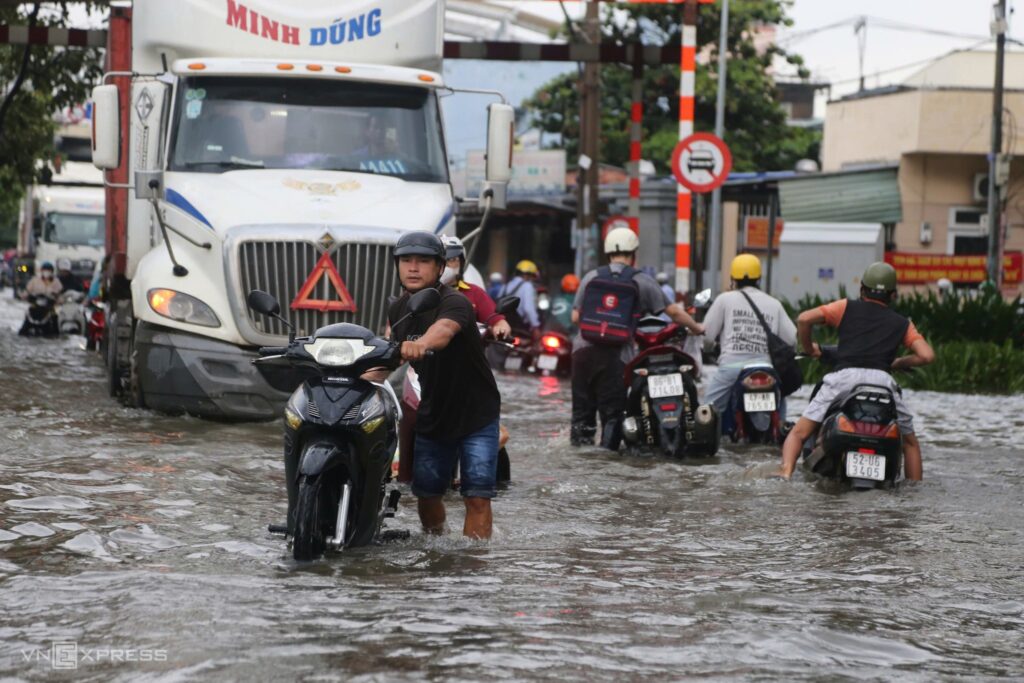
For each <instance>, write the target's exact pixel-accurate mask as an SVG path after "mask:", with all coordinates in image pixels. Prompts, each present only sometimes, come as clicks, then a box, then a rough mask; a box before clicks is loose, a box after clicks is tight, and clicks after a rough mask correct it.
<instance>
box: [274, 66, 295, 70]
mask: <svg viewBox="0 0 1024 683" xmlns="http://www.w3.org/2000/svg"><path fill="white" fill-rule="evenodd" d="M294 68H295V65H294V64H278V65H277V70H278V71H291V70H292V69H294Z"/></svg>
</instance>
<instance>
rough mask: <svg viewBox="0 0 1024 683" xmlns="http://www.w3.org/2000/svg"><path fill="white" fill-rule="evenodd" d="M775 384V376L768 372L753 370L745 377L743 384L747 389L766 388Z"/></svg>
mask: <svg viewBox="0 0 1024 683" xmlns="http://www.w3.org/2000/svg"><path fill="white" fill-rule="evenodd" d="M774 384H775V378H774V377H772V376H771V375H769V374H768V373H767V372H752V373H750V374H749V375H747V376H746V377H744V378H743V386H745V387H746V388H747V389H764V388H765V387H770V386H774Z"/></svg>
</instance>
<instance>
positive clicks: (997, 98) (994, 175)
mask: <svg viewBox="0 0 1024 683" xmlns="http://www.w3.org/2000/svg"><path fill="white" fill-rule="evenodd" d="M993 9H994V10H995V16H993V17H992V32H993V33H994V34H995V35H996V83H995V87H994V88H993V90H992V147H991V149H990V151H989V157H988V279H989V282H991V283H993V284H994V285H995V286H996V289H999V288H1000V286H1001V284H1002V279H1003V258H1002V252H1003V249H1002V236H1003V235H1002V232H1003V231H1002V221H1001V220H1000V217H999V209H1000V206H999V204H1000V197H999V194H1000V191H1001V188H1002V186H1003V184H1004V183H1005V182H1006V181H1007V180H1008V178H1001V177H1000V174H1001V173H1003V172H1004V169H1005V170H1008V168H1006V166H1004V164H1003V163H1001V162H1002V152H1003V53H1004V52H1005V50H1006V28H1007V26H1006V0H998V2H996V4H995V6H994V8H993Z"/></svg>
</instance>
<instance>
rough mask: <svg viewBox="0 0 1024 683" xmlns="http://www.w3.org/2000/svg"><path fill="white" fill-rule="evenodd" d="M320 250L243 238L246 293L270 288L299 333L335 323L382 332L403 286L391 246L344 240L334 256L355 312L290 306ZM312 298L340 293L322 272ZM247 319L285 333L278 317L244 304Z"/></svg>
mask: <svg viewBox="0 0 1024 683" xmlns="http://www.w3.org/2000/svg"><path fill="white" fill-rule="evenodd" d="M320 255H321V252H320V251H318V250H317V248H316V247H315V246H314V245H313V244H311V243H309V242H283V241H282V242H261V241H249V242H242V243H241V245H240V246H239V268H240V275H241V283H242V296H243V300H244V297H245V296H246V295H247V294H248V293H249V291H250V290H253V289H262V290H263V291H265V292H269V293H270V294H272V295H274V297H275V298H276V299H277V300H278V301H279V302H281V314H282V315H283V316H284V317H286V318H289V319H290V320H291V321H292V324H293V325H295V330H296V333H297V334H299V335H307V334H312V333H313V332H315V331H316V330H317V329H318V328H320V327H323V326H324V325H330V324H332V323H340V322H349V323H355V324H357V325H362V326H364V327H366V328H369V329H370V330H372V331H374V332H377V333H381V332H383V330H384V327H385V324H386V322H387V319H386V318H387V306H388V297H390V296H393V295H396V294H398V291H399V284H398V278H397V277H396V275H395V265H394V261H393V260H392V257H391V245H388V244H356V243H344V244H341V245H339V246H338V247H337V249H335V251H334V253H333V254H332V259H333V261H334V265H335V266H336V267H337V269H338V273H339V274H340V275H341V279H342V282H344V283H345V286H346V287H347V288H348V291H349V294H351V296H352V298H353V300H354V301H355V304H356V310H355V312H346V311H318V310H313V309H302V308H300V309H296V310H292V309H291V308H290V307H291V304H292V302H293V301H294V300H295V297H296V296H297V295H298V293H299V289H301V288H302V285H303V284H305V282H306V280H307V278H309V275H310V273H312V272H313V268H314V267H315V266H316V263H317V261H318V260H319V259H320ZM307 298H308V299H311V300H335V301H336V300H337V299H338V294H337V292H336V291H335V289H334V285H333V284H332V283H331V281H330V279H329V278H328V277H327V276H326V275H324V276H323V277H321V278H320V280H319V282H317V284H316V287H315V288H314V289H313V291H312V292H311V293H310V294H309V296H308V297H307ZM245 311H246V315H248V317H249V322H250V323H251V324H252V326H253V328H254V329H256V330H257V331H258V332H262V333H263V334H269V335H281V336H283V335H286V334H287V333H288V330H287V328H285V326H284V324H283V323H281V321H279V320H275V319H273V318H268V317H267V316H264V315H260V314H258V313H256V312H254V311H252V310H251V309H249V308H248V307H246V308H245Z"/></svg>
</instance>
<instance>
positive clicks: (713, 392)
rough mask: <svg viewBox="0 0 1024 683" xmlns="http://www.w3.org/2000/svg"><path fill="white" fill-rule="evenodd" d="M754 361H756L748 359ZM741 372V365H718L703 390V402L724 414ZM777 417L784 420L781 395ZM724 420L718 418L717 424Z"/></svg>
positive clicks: (783, 400) (784, 407)
mask: <svg viewBox="0 0 1024 683" xmlns="http://www.w3.org/2000/svg"><path fill="white" fill-rule="evenodd" d="M750 362H751V363H755V362H757V361H750ZM742 372H743V366H742V365H739V366H721V365H720V366H718V370H717V371H716V372H715V374H714V376H713V377H712V378H711V382H710V383H709V384H708V388H707V389H706V390H705V392H704V402H705V403H714V404H715V410H717V411H718V414H719V415H725V413H726V411H727V410H729V397H730V396H731V395H732V388H733V387H734V386H736V382H737V380H739V378H740V373H742ZM779 419H780V420H781V421H782V422H785V421H786V397H785V396H783V397H782V401H781V402H780V403H779ZM724 422H725V421H724V420H721V419H720V420H719V422H718V424H720V425H724Z"/></svg>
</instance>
